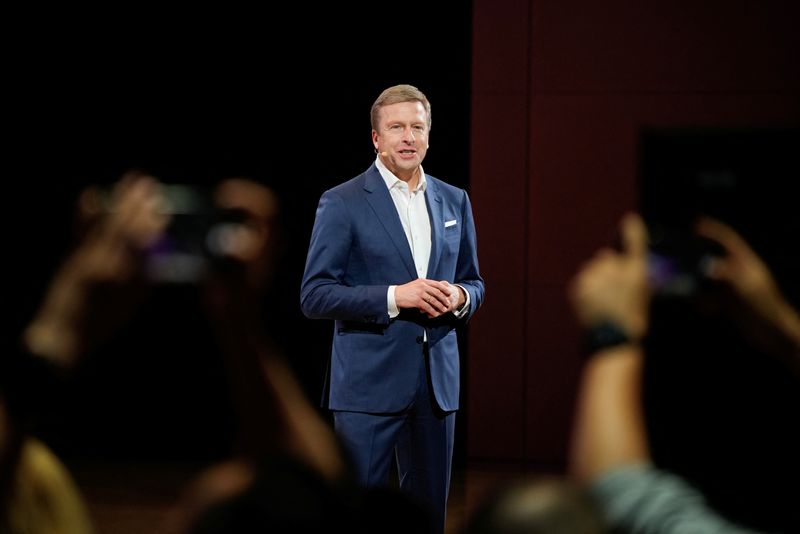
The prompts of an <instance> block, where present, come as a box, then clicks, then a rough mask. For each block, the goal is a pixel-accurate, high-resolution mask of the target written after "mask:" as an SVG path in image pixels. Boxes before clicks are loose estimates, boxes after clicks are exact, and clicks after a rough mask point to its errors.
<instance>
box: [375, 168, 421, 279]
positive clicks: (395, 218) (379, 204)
mask: <svg viewBox="0 0 800 534" xmlns="http://www.w3.org/2000/svg"><path fill="white" fill-rule="evenodd" d="M364 191H366V192H367V194H366V195H365V196H366V198H367V202H368V203H369V205H370V206H371V207H372V210H373V211H374V212H375V215H376V216H377V217H378V221H379V222H380V224H381V225H382V226H383V228H384V229H385V230H386V233H387V234H389V237H390V238H391V240H392V243H394V246H395V247H396V248H397V251H398V252H399V253H400V258H401V259H402V260H403V265H405V267H406V269H408V272H409V274H410V275H411V277H412V278H417V269H416V267H415V266H414V257H413V256H412V255H411V248H410V247H409V246H408V239H406V233H405V232H404V231H403V225H402V223H401V222H400V216H399V215H397V208H396V207H395V205H394V202H393V201H392V196H391V194H390V193H389V190H388V189H387V188H386V183H385V182H384V181H383V178H381V173H379V172H378V170H377V169H376V168H375V165H374V164H373V166H372V167H370V169H369V171H367V173H366V176H365V179H364Z"/></svg>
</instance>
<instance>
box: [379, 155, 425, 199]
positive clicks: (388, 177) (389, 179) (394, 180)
mask: <svg viewBox="0 0 800 534" xmlns="http://www.w3.org/2000/svg"><path fill="white" fill-rule="evenodd" d="M375 166H376V167H377V168H378V172H379V173H381V178H383V181H384V182H385V183H386V187H388V188H389V190H391V189H392V188H393V187H396V186H397V184H398V182H402V180H401V179H400V178H398V177H397V176H395V175H394V173H392V171H390V170H389V169H388V168H387V167H386V165H384V164H383V161H382V160H381V157H380V156H376V157H375ZM427 188H428V180H427V179H426V178H425V171H424V170H423V169H422V165H420V166H419V183H418V184H417V191H422V192H423V193H424V192H425V190H426V189H427Z"/></svg>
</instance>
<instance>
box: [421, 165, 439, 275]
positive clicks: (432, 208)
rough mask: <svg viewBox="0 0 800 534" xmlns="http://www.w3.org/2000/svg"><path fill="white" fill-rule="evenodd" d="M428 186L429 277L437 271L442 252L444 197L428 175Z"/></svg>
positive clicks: (426, 192)
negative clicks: (429, 226)
mask: <svg viewBox="0 0 800 534" xmlns="http://www.w3.org/2000/svg"><path fill="white" fill-rule="evenodd" d="M427 180H428V187H427V189H426V190H425V203H426V204H427V205H428V216H429V217H430V219H431V257H430V259H428V278H431V277H432V276H433V273H435V272H436V266H437V265H438V264H439V256H440V255H441V252H442V238H443V236H442V231H443V229H444V228H443V226H442V197H441V195H439V189H438V188H437V187H436V182H435V181H434V180H432V179H431V177H430V176H428V177H427Z"/></svg>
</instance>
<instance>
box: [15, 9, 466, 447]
mask: <svg viewBox="0 0 800 534" xmlns="http://www.w3.org/2000/svg"><path fill="white" fill-rule="evenodd" d="M445 4H446V5H445ZM280 11H281V13H278V12H277V11H276V12H275V13H270V12H266V13H259V12H256V11H253V12H247V11H236V10H235V9H234V8H226V9H225V10H224V11H219V9H216V8H215V9H208V10H204V11H201V10H198V9H197V8H192V10H191V11H187V12H182V13H166V12H161V11H159V10H158V9H144V8H140V7H137V8H130V9H128V10H124V9H120V10H119V11H118V12H116V13H92V14H91V17H90V16H89V15H90V14H89V13H81V12H78V11H75V10H72V11H69V12H61V13H57V12H50V13H47V14H46V16H45V14H42V13H20V14H18V17H17V18H16V21H17V23H16V26H17V27H16V29H17V30H18V31H17V36H16V38H15V41H16V45H15V47H14V48H13V52H12V54H11V58H10V61H9V64H8V66H7V68H8V70H7V76H6V80H7V81H6V84H7V85H8V86H9V88H10V94H11V95H12V96H11V97H10V98H9V100H8V102H9V104H10V105H9V112H10V121H9V123H8V124H9V125H10V128H9V133H10V134H11V142H10V145H9V146H8V152H7V154H9V156H10V160H7V167H6V170H7V173H8V174H7V176H6V179H5V180H4V186H5V187H6V188H7V189H6V195H5V197H6V202H5V204H6V208H5V209H4V219H5V222H4V228H5V232H4V234H5V238H4V241H5V244H4V248H5V251H4V253H3V257H4V259H5V262H6V270H5V272H6V274H5V276H6V277H7V282H8V283H7V286H8V287H10V290H9V292H8V294H10V296H11V298H10V301H9V303H10V306H9V307H8V308H9V309H10V310H11V313H10V315H11V319H9V320H8V321H7V322H8V325H7V326H8V327H7V328H6V329H4V330H5V331H6V334H5V335H4V346H5V347H8V348H9V350H10V349H11V348H12V347H13V345H14V343H15V340H16V338H17V336H18V333H19V331H20V328H21V327H22V325H24V324H25V322H26V321H27V320H29V319H30V316H31V314H32V313H33V311H34V310H35V308H36V305H37V303H38V299H39V298H40V296H41V294H42V291H43V290H44V287H45V285H46V283H47V280H48V279H49V277H50V276H51V275H52V274H53V272H54V270H55V268H56V266H57V265H58V262H59V261H60V259H61V258H62V256H63V254H64V253H65V252H66V251H67V250H68V248H69V245H70V243H71V241H70V239H71V232H72V227H71V218H72V213H73V207H74V201H75V198H76V196H77V194H78V192H79V191H80V190H81V189H82V188H83V187H85V186H86V185H89V184H97V183H100V184H109V183H111V182H113V181H114V180H116V179H117V178H119V177H120V176H121V175H122V173H124V172H125V171H126V170H128V169H132V168H139V169H143V170H146V171H148V172H151V173H153V174H154V175H155V176H157V177H158V178H160V179H161V180H163V181H164V182H169V183H189V184H197V185H208V184H211V183H214V182H215V181H216V180H219V179H221V178H225V177H232V176H249V177H251V178H254V179H256V180H259V181H262V182H263V183H266V184H268V185H270V186H271V187H273V189H274V190H275V191H276V192H277V193H278V195H279V198H280V201H281V207H282V215H283V224H284V228H285V231H286V237H287V240H286V247H285V249H284V253H283V257H282V261H281V263H280V266H279V269H278V275H277V276H278V281H279V283H277V284H275V285H274V288H273V290H272V291H271V293H270V295H269V298H270V309H271V310H272V313H271V317H270V324H269V328H270V329H271V330H272V331H273V332H274V336H273V337H274V338H275V340H276V341H277V343H278V345H279V346H280V347H281V348H282V349H283V350H284V352H285V353H286V354H287V355H288V356H289V357H290V359H291V362H292V364H293V365H294V366H295V369H296V371H297V373H298V377H299V378H300V379H301V381H302V383H303V385H304V387H306V388H307V391H308V393H309V395H310V396H311V397H312V399H313V401H314V402H317V401H318V399H319V397H320V394H321V383H322V378H323V374H324V368H325V362H326V357H327V352H328V348H329V336H330V332H331V328H332V325H331V324H330V323H329V322H326V321H310V320H308V319H305V318H304V317H303V316H302V314H301V313H300V310H299V285H300V278H301V274H302V268H303V262H304V260H305V251H306V247H307V244H308V238H309V235H310V231H311V225H312V223H313V217H314V212H315V209H316V203H317V200H318V198H319V195H320V194H321V193H322V192H323V190H325V189H326V188H328V187H330V186H333V185H335V184H336V183H338V182H340V181H343V180H345V179H348V178H350V177H352V176H354V175H355V174H357V173H360V172H362V171H363V170H365V169H366V168H367V167H368V165H369V164H370V163H371V161H372V159H373V158H374V153H373V149H372V144H371V140H370V124H369V108H370V106H371V104H372V101H373V100H374V98H375V97H376V96H377V95H378V93H379V92H380V91H381V90H382V89H383V88H385V87H386V86H389V85H393V84H396V83H411V84H414V85H417V86H418V87H419V88H420V89H422V90H423V91H424V92H425V93H426V94H427V95H428V97H429V98H430V100H431V102H432V106H433V114H432V115H433V130H432V135H431V148H430V151H429V154H428V158H427V159H426V161H425V164H424V166H425V170H426V171H427V172H429V173H431V174H433V175H435V176H438V177H440V178H443V179H445V180H447V181H449V182H451V183H453V184H456V185H460V186H463V187H467V186H468V169H469V153H468V149H469V107H470V61H471V60H470V52H471V50H470V47H471V5H470V3H469V2H452V3H449V2H448V3H444V4H443V5H433V6H426V7H425V8H424V9H422V8H419V7H415V8H413V9H409V8H408V7H405V8H388V7H375V6H372V7H370V10H368V11H365V10H361V11H356V10H355V9H354V8H352V9H347V8H342V6H339V7H337V8H322V10H320V8H316V7H315V8H314V9H313V10H312V9H311V8H310V7H308V6H299V5H298V6H287V7H285V8H284V9H281V10H280ZM89 21H93V22H89ZM94 21H97V22H94ZM194 299H196V294H195V293H194V292H193V290H192V288H191V287H188V288H187V287H184V288H181V289H176V288H172V289H164V290H163V291H161V292H160V294H159V296H158V297H157V298H155V299H154V300H153V302H151V303H150V304H148V305H147V306H146V307H145V308H144V309H143V310H141V311H140V312H139V313H138V314H137V317H136V318H135V319H134V321H133V322H132V323H131V325H130V326H129V327H128V328H127V329H126V330H125V331H123V332H121V333H120V336H118V339H117V340H116V341H115V342H114V343H113V344H111V345H109V346H108V347H106V349H105V350H104V351H101V353H100V354H97V355H96V357H95V358H93V359H92V360H91V361H90V362H88V363H87V365H86V366H85V368H84V369H82V371H81V373H80V376H79V377H78V382H77V385H76V387H75V389H74V391H73V392H72V395H70V397H69V401H65V402H63V403H61V404H60V405H59V406H58V407H55V409H54V413H52V414H51V416H50V417H48V418H47V419H45V420H43V421H42V424H41V426H40V429H41V431H42V433H43V434H44V435H45V436H46V437H47V439H48V440H50V441H51V443H52V444H53V446H54V447H55V448H56V449H57V451H58V452H60V453H61V454H63V455H66V456H78V457H81V458H98V457H112V458H119V457H123V458H131V459H134V460H136V459H140V458H153V459H173V458H175V459H178V458H190V459H191V458H197V459H207V458H212V457H217V456H219V455H222V454H225V453H226V451H227V448H228V446H229V438H230V430H231V428H232V422H231V419H230V412H229V407H228V405H227V394H226V391H225V385H224V379H223V376H222V374H221V367H220V366H221V363H220V361H219V357H218V355H216V353H214V352H213V351H212V350H210V349H209V346H211V345H210V344H209V343H208V339H206V336H207V333H206V332H207V329H205V328H203V326H204V323H203V321H204V319H203V317H202V314H201V312H200V308H199V306H198V305H197V304H196V303H195V301H194Z"/></svg>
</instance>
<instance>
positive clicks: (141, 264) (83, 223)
mask: <svg viewBox="0 0 800 534" xmlns="http://www.w3.org/2000/svg"><path fill="white" fill-rule="evenodd" d="M166 201H167V200H166V199H165V198H164V194H163V184H161V183H160V182H159V181H158V180H156V179H155V178H153V177H151V176H147V175H143V174H140V173H129V174H128V175H126V176H125V177H123V178H122V180H120V182H119V183H117V184H116V185H115V187H114V188H113V190H112V192H111V196H110V199H106V198H105V194H104V193H103V192H102V191H101V190H100V189H98V188H94V187H91V188H87V189H86V190H85V192H84V193H83V194H82V195H81V199H80V202H79V206H80V209H79V212H80V217H79V220H80V228H81V238H80V240H79V242H78V244H77V246H76V248H75V249H74V250H73V251H72V252H71V253H70V254H69V256H68V257H67V258H66V259H65V260H64V261H63V263H62V265H61V266H60V268H59V269H58V271H57V272H56V274H55V276H54V277H53V279H52V281H51V284H50V287H49V289H48V291H47V292H46V294H45V298H44V300H43V302H42V304H41V306H40V308H39V310H38V312H37V313H36V315H35V317H34V318H33V320H32V321H31V322H30V324H29V325H28V326H27V328H26V329H25V331H24V333H23V336H22V344H23V350H22V351H21V353H20V354H18V355H15V356H14V357H13V358H9V359H4V360H3V364H4V366H3V373H2V377H3V382H2V385H3V389H2V390H0V424H2V427H1V428H0V459H2V464H0V467H1V468H2V474H3V478H2V483H3V485H2V490H3V492H2V496H3V501H2V505H3V516H2V518H3V527H4V529H5V530H3V532H5V531H8V532H10V533H13V534H17V533H23V532H24V533H28V532H31V533H38V532H42V533H45V532H55V533H58V532H64V533H76V534H78V533H90V532H92V530H93V526H92V524H91V517H90V515H89V513H88V511H87V506H86V503H85V500H84V499H83V497H82V495H81V494H80V491H79V489H78V487H77V485H76V484H75V483H74V481H73V480H72V477H71V476H70V474H69V472H68V471H67V470H66V469H65V468H64V466H63V465H62V464H61V462H60V461H59V460H58V458H57V457H56V456H55V455H54V454H53V453H52V452H51V451H50V450H49V449H48V448H47V446H46V445H44V443H42V442H40V441H39V440H37V439H36V438H35V437H34V436H35V432H36V423H37V418H38V417H39V415H40V414H41V413H44V412H45V411H46V410H47V409H48V403H50V402H55V401H57V400H59V399H58V397H57V394H56V393H54V392H55V388H52V387H50V386H51V385H54V384H59V383H60V382H61V381H63V380H64V379H67V378H69V377H70V374H71V373H72V372H73V370H74V369H75V368H76V367H78V366H79V365H80V364H81V363H82V360H83V359H85V358H86V357H87V356H88V355H90V354H91V353H93V352H95V351H97V350H98V349H99V348H100V347H102V345H103V344H104V343H105V342H107V341H108V340H110V339H111V338H113V337H114V335H115V333H116V332H117V331H118V330H119V329H120V328H121V327H122V326H124V324H125V323H126V321H128V320H129V319H130V318H131V317H132V315H133V314H134V312H135V309H136V308H137V306H139V305H140V304H141V303H142V302H143V301H144V300H145V299H146V298H147V297H146V295H147V293H148V290H149V289H152V286H153V280H152V274H148V272H147V269H148V266H149V260H150V258H151V254H152V251H153V249H154V248H157V247H159V246H160V244H161V243H162V241H163V239H164V238H165V232H166V231H167V229H168V227H169V224H170V219H171V217H170V215H169V214H168V212H169V210H166V209H165V205H164V202H166ZM105 202H108V205H103V203H105ZM214 205H215V206H216V208H217V209H218V210H219V211H220V212H221V213H224V217H222V218H221V219H220V220H221V221H225V222H224V223H222V224H221V226H220V227H219V228H216V230H215V231H217V232H218V233H219V234H220V235H217V236H216V237H215V239H217V240H218V242H217V243H216V244H215V245H214V246H215V247H217V249H216V254H217V256H218V257H217V258H216V261H215V263H214V265H213V266H210V267H209V269H211V270H210V272H208V273H207V275H206V276H205V277H204V280H203V282H202V292H203V298H204V302H205V304H206V310H207V313H208V314H209V317H210V318H211V323H210V324H211V325H212V326H213V328H214V334H215V338H216V339H217V341H218V343H219V347H220V349H221V353H222V356H223V357H224V359H225V365H226V368H227V370H228V378H229V380H230V392H231V394H232V396H233V404H234V406H235V408H236V414H237V416H238V419H237V425H236V429H237V433H236V439H235V446H234V449H233V451H232V455H231V457H230V458H229V459H228V460H227V461H224V462H221V463H219V464H216V465H213V466H210V467H208V469H207V470H206V471H203V472H201V473H199V474H198V476H197V479H196V480H195V481H194V482H192V483H191V484H190V485H189V487H187V489H186V495H185V499H184V500H182V501H181V502H180V503H179V505H178V506H176V508H175V510H174V513H171V514H170V515H169V517H168V518H166V519H165V524H164V528H166V529H168V531H169V532H176V533H177V532H182V533H184V532H187V533H188V532H210V531H214V529H215V528H218V529H219V530H218V531H219V532H242V531H249V530H247V529H248V528H249V527H248V525H249V523H248V521H251V520H254V519H258V520H260V521H262V525H263V526H264V527H265V528H267V527H270V528H269V529H270V530H273V531H275V530H277V531H287V532H288V531H291V532H304V531H317V530H318V529H319V528H321V527H322V526H323V525H324V526H338V527H344V528H348V529H350V530H353V531H357V530H358V529H356V528H354V527H356V525H358V524H359V523H358V522H359V521H361V519H360V518H361V517H362V516H367V517H369V516H370V510H374V511H375V512H376V513H377V510H379V509H380V505H381V504H383V505H384V506H385V507H387V508H385V509H396V507H398V506H402V504H403V502H402V501H401V500H399V499H396V498H395V497H393V496H387V498H385V499H381V498H380V496H379V495H378V494H377V493H375V494H371V495H363V494H361V493H359V492H357V491H355V490H354V489H352V488H355V486H354V485H352V484H351V479H350V476H349V472H348V466H347V464H346V463H345V459H344V455H343V454H342V450H341V448H340V446H339V444H338V442H337V440H336V436H335V434H334V433H333V431H332V429H330V428H329V426H328V424H327V422H326V421H324V420H323V419H322V418H321V417H320V415H319V413H318V412H317V409H318V408H317V407H315V406H314V405H313V404H311V403H310V402H309V401H308V400H307V399H306V397H305V394H304V392H303V390H302V388H301V387H300V385H299V384H298V382H297V381H296V379H295V377H294V375H293V373H292V371H291V369H290V366H289V365H288V362H287V361H286V360H285V359H284V357H283V356H282V355H281V354H280V353H279V352H277V351H276V350H274V348H273V346H272V344H271V342H270V340H269V336H268V335H267V333H266V331H265V329H264V324H263V323H262V321H261V319H262V312H263V309H262V306H263V305H264V301H263V299H262V298H261V296H262V294H263V292H264V290H265V289H266V288H267V287H268V285H269V283H270V279H271V276H272V274H273V272H274V271H273V267H274V261H275V257H274V255H275V244H276V241H277V240H278V239H279V236H278V234H279V229H278V228H277V227H276V223H277V221H276V217H277V215H278V205H277V199H276V198H275V196H274V194H273V193H272V191H271V190H270V189H269V188H268V187H265V186H263V185H262V184H259V183H257V182H255V181H253V180H250V179H247V178H234V179H226V180H223V181H222V182H220V183H219V184H218V186H217V187H216V188H215V190H214ZM112 356H113V355H111V356H109V357H112ZM250 502H252V503H254V505H253V506H248V505H247V503H250ZM366 502H369V503H371V504H373V505H375V506H373V507H372V508H370V509H366V511H365V509H364V508H362V507H361V505H362V503H366ZM412 504H415V503H407V506H405V507H404V509H405V510H406V511H407V512H409V513H408V514H407V516H406V519H407V520H408V521H413V519H412V518H413V517H415V516H414V514H413V511H414V510H417V514H416V517H417V518H419V519H420V520H422V519H423V518H426V517H427V516H426V515H425V514H423V513H422V508H419V507H418V508H415V507H414V506H412ZM252 512H255V513H252ZM399 524H406V525H407V524H408V523H403V522H399ZM413 528H414V529H416V530H420V531H422V532H425V531H426V530H425V528H424V523H419V522H417V523H415V524H414V527H413Z"/></svg>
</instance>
